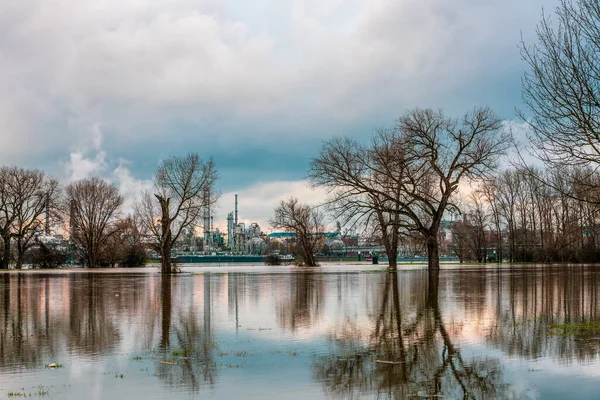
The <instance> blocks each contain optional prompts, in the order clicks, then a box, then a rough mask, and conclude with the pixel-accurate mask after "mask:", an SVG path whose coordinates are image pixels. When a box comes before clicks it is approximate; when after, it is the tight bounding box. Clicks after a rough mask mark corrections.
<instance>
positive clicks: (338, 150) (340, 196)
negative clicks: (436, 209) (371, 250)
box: [309, 129, 411, 270]
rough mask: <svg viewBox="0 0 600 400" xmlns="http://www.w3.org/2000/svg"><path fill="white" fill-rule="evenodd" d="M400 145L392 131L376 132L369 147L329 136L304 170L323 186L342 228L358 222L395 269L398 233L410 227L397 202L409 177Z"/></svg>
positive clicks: (329, 207)
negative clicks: (375, 239) (380, 245)
mask: <svg viewBox="0 0 600 400" xmlns="http://www.w3.org/2000/svg"><path fill="white" fill-rule="evenodd" d="M402 144H403V143H402V140H400V139H399V137H398V132H396V131H394V130H389V129H388V130H384V129H379V130H377V132H376V134H375V136H374V137H373V139H372V141H371V145H370V146H364V145H361V144H359V143H358V142H356V141H354V140H351V139H348V138H339V137H337V138H333V139H331V140H329V141H327V142H325V143H324V145H323V147H322V149H321V152H320V154H319V156H318V157H317V158H315V159H313V160H312V161H311V164H310V170H309V176H310V179H311V181H312V183H313V184H314V185H317V186H321V187H325V188H327V189H328V190H329V196H328V200H327V203H326V206H327V209H328V211H330V212H331V213H332V214H333V218H334V219H337V220H339V221H340V222H341V224H343V225H345V226H348V225H350V226H361V225H362V226H363V227H365V231H369V232H370V233H371V236H372V237H376V238H379V241H380V242H381V243H382V244H383V246H384V247H385V250H386V255H387V257H388V259H389V269H392V270H394V269H396V267H397V257H398V244H399V242H400V235H401V234H402V233H407V234H408V233H409V231H410V230H409V228H410V227H411V223H410V221H409V220H408V219H407V217H406V216H405V214H404V213H403V212H402V209H401V203H400V202H399V201H398V199H400V198H402V196H403V191H404V185H405V184H408V183H409V180H410V179H411V177H410V173H409V170H408V167H409V166H410V163H409V162H407V156H406V149H405V148H404V146H403V145H402Z"/></svg>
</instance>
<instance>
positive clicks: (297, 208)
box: [270, 197, 325, 267]
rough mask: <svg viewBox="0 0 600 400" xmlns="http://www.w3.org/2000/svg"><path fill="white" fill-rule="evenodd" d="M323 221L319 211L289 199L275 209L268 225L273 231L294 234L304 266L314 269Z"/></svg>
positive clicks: (296, 200) (292, 198)
mask: <svg viewBox="0 0 600 400" xmlns="http://www.w3.org/2000/svg"><path fill="white" fill-rule="evenodd" d="M323 219H324V217H323V214H322V213H321V212H320V211H319V210H317V209H316V208H314V207H311V206H309V205H307V204H302V203H300V202H299V201H298V199H297V198H294V197H290V198H289V199H287V200H282V201H281V203H279V206H277V207H276V208H275V210H274V216H273V218H272V219H271V221H270V223H271V226H272V227H273V228H274V229H283V230H285V231H286V232H292V233H295V234H296V242H297V243H298V245H299V249H300V253H301V256H302V259H303V261H304V264H305V265H306V266H309V267H314V266H316V265H317V260H316V259H315V251H316V250H317V249H318V248H319V245H320V244H321V242H322V241H323V233H324V230H325V226H324V224H323Z"/></svg>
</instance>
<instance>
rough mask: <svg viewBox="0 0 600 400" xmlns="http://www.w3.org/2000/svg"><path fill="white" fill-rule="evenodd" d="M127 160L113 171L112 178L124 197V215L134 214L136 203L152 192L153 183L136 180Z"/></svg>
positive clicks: (121, 162)
mask: <svg viewBox="0 0 600 400" xmlns="http://www.w3.org/2000/svg"><path fill="white" fill-rule="evenodd" d="M128 165H129V163H128V162H127V161H126V160H121V161H120V162H119V166H118V167H117V168H116V169H115V170H114V171H113V174H112V178H113V181H114V183H115V184H116V185H117V186H118V187H119V192H120V193H121V195H122V196H123V197H124V199H125V201H124V203H123V210H122V211H123V213H124V214H130V213H133V210H134V205H135V203H136V202H137V201H138V200H139V199H140V196H141V195H142V193H144V192H146V191H151V190H152V187H153V185H152V181H151V180H149V179H148V180H147V179H136V178H134V177H133V176H132V175H131V171H130V170H129V167H128Z"/></svg>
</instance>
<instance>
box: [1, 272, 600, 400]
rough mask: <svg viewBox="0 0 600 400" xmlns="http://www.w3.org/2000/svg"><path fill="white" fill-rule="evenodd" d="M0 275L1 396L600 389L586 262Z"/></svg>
mask: <svg viewBox="0 0 600 400" xmlns="http://www.w3.org/2000/svg"><path fill="white" fill-rule="evenodd" d="M374 267H375V266H371V265H368V264H364V265H356V264H355V265H344V264H326V265H324V266H322V267H320V268H318V269H309V270H306V269H304V270H303V269H297V268H295V267H264V266H223V265H220V266H216V265H215V266H201V267H200V266H198V267H193V266H191V267H186V268H185V272H186V273H184V274H181V275H177V276H172V277H161V276H160V275H159V274H158V273H157V272H156V269H155V268H148V269H136V270H100V271H86V270H82V269H81V270H79V269H77V270H69V271H66V270H65V271H62V270H61V271H48V272H43V271H22V272H15V271H9V272H4V273H0V398H13V399H14V398H19V397H21V396H25V395H26V396H31V397H32V398H54V399H63V398H65V399H108V398H113V399H119V398H139V399H165V398H169V399H190V398H214V399H236V398H237V399H266V398H274V399H281V398H286V399H303V400H306V399H317V398H332V399H334V398H336V399H337V398H339V399H346V398H380V399H381V398H394V399H403V398H445V399H455V398H456V399H462V398H473V399H487V398H490V399H495V398H515V399H537V398H543V399H565V398H569V399H578V398H581V399H591V398H600V359H599V354H600V298H599V285H600V266H543V265H535V266H533V265H519V266H512V267H511V266H507V265H505V266H502V267H500V268H498V267H497V266H495V265H488V266H463V267H459V266H444V268H443V270H442V271H441V272H440V273H439V276H430V274H428V273H427V271H426V270H424V269H423V267H422V266H401V267H400V268H401V271H399V272H398V273H396V274H390V273H386V272H385V271H383V270H382V269H381V268H374Z"/></svg>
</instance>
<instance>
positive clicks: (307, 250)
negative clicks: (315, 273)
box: [301, 239, 317, 267]
mask: <svg viewBox="0 0 600 400" xmlns="http://www.w3.org/2000/svg"><path fill="white" fill-rule="evenodd" d="M308 240H310V239H306V240H301V243H302V253H304V254H303V258H304V264H306V266H307V267H316V266H317V261H316V260H315V255H314V254H313V251H312V250H313V249H312V246H311V245H310V244H309V243H308V242H307V241H308Z"/></svg>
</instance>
